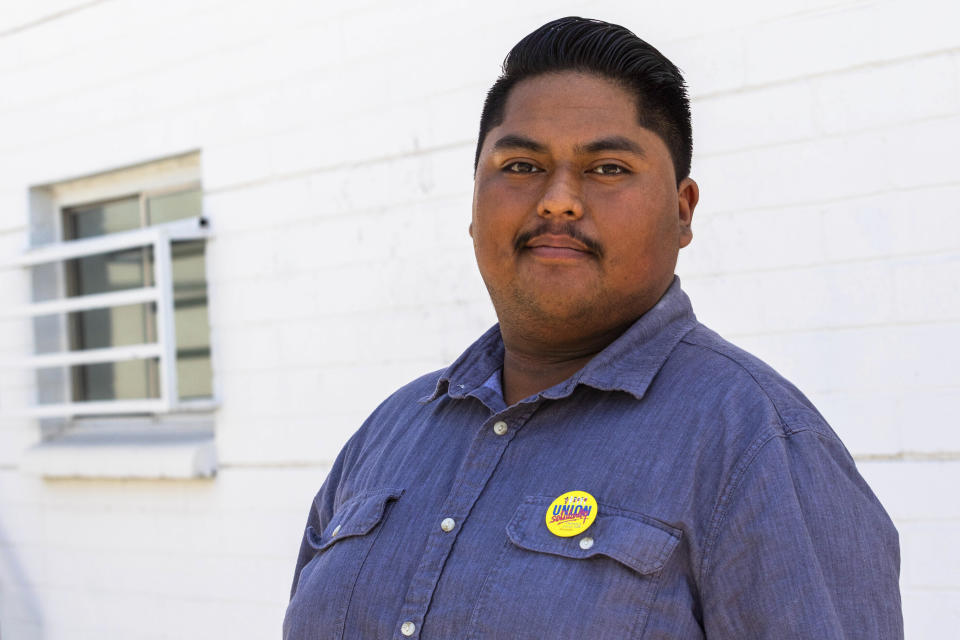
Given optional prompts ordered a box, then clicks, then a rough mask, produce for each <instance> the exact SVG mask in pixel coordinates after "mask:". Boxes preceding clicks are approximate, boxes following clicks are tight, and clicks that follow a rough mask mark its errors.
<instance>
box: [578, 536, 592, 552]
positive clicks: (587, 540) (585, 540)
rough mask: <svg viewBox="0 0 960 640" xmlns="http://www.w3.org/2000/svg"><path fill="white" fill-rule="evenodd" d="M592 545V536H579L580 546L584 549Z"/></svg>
mask: <svg viewBox="0 0 960 640" xmlns="http://www.w3.org/2000/svg"><path fill="white" fill-rule="evenodd" d="M592 546H593V538H591V537H590V536H584V537H582V538H580V548H581V549H583V550H584V551H586V550H587V549H589V548H590V547H592Z"/></svg>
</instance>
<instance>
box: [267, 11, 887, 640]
mask: <svg viewBox="0 0 960 640" xmlns="http://www.w3.org/2000/svg"><path fill="white" fill-rule="evenodd" d="M691 148H692V145H691V132H690V114H689V106H688V102H687V97H686V90H685V87H684V83H683V79H682V77H681V75H680V73H679V71H678V70H677V69H676V67H675V66H674V65H673V64H672V63H671V62H670V61H668V60H667V59H666V58H664V57H663V56H662V55H661V54H660V53H659V52H658V51H656V50H655V49H654V48H653V47H651V46H649V45H648V44H646V43H644V42H643V41H641V40H639V39H638V38H637V37H636V36H634V35H633V34H632V33H630V32H629V31H627V30H626V29H624V28H623V27H619V26H616V25H610V24H607V23H603V22H598V21H592V20H584V19H581V18H565V19H562V20H557V21H555V22H552V23H549V24H547V25H545V26H543V27H541V28H540V29H538V30H537V31H535V32H534V33H532V34H530V35H529V36H527V37H526V38H524V39H523V40H522V41H521V42H520V43H519V44H517V46H516V47H514V49H513V50H512V51H511V52H510V54H509V56H508V57H507V59H506V61H505V63H504V72H503V75H502V76H501V78H500V79H499V80H498V81H497V83H496V84H495V85H494V86H493V88H492V89H491V91H490V93H489V95H488V97H487V101H486V103H485V106H484V110H483V115H482V117H481V125H480V137H479V141H478V146H477V156H476V175H475V191H474V202H473V220H472V223H471V225H470V234H471V236H472V237H473V241H474V247H475V251H476V257H477V264H478V266H479V269H480V273H481V275H482V276H483V279H484V282H485V283H486V285H487V288H488V290H489V292H490V297H491V299H492V301H493V304H494V307H495V308H496V312H497V317H498V319H499V324H498V325H497V326H495V327H493V328H492V329H490V330H489V331H488V332H487V333H486V334H485V335H483V336H482V337H481V338H480V339H479V340H477V342H475V343H474V344H473V345H472V346H471V347H470V348H469V349H467V351H466V352H465V353H464V354H463V355H462V356H460V358H459V359H458V360H457V361H456V362H454V363H453V364H452V365H451V366H450V367H449V368H447V369H446V370H444V371H440V372H436V373H432V374H429V375H426V376H424V377H423V378H420V379H419V380H416V381H414V382H412V383H410V384H409V385H407V386H405V387H403V388H402V389H400V390H399V391H397V392H396V393H395V394H394V395H393V396H391V397H390V398H389V399H387V400H386V401H385V402H384V403H383V404H382V405H381V406H380V407H379V408H378V409H377V410H376V411H375V412H374V413H373V415H371V416H370V418H369V419H368V420H367V421H366V423H365V424H364V425H363V426H362V427H361V429H360V430H359V431H358V432H357V434H356V435H355V436H354V437H353V438H352V439H351V440H350V442H349V443H348V444H347V446H346V447H345V448H344V450H343V451H342V452H341V454H340V456H339V457H338V458H337V461H336V463H335V464H334V466H333V468H332V470H331V472H330V475H329V477H328V478H327V480H326V482H325V483H324V485H323V487H322V488H321V489H320V492H319V493H318V494H317V497H316V499H315V501H314V504H313V507H312V509H311V511H310V514H309V518H308V521H307V528H306V532H305V534H304V538H303V543H302V545H301V550H300V556H299V559H298V561H297V567H296V573H295V576H294V584H293V591H292V594H291V601H290V605H289V607H288V610H287V615H286V619H285V622H284V637H285V638H287V639H288V640H300V639H303V638H397V639H402V638H615V639H621V638H645V639H653V638H657V639H667V638H670V639H687V638H690V639H694V638H710V639H717V638H726V639H734V638H736V639H742V638H771V639H773V638H776V639H784V638H817V639H818V640H822V639H826V638H863V639H867V638H870V639H871V640H876V639H880V638H883V639H885V638H899V637H901V636H902V621H901V615H900V600H899V591H898V586H897V582H898V572H899V557H898V546H897V534H896V531H895V529H894V528H893V525H892V523H891V522H890V520H889V518H888V517H887V515H886V514H885V513H884V511H883V509H882V507H881V506H880V504H879V503H878V502H877V500H876V498H875V497H874V496H873V494H872V493H871V492H870V489H869V488H868V487H867V485H866V484H865V483H864V481H863V479H862V478H861V477H860V476H859V475H858V473H857V471H856V468H855V466H854V463H853V461H852V459H851V458H850V456H849V454H848V453H847V451H846V450H845V449H844V447H843V445H842V444H841V443H840V441H839V440H838V439H837V436H836V435H835V434H834V433H833V431H832V430H831V429H830V427H829V426H827V424H826V423H825V422H824V420H823V418H822V417H821V416H820V415H819V414H818V413H817V411H816V410H815V409H814V407H813V406H812V405H811V404H810V402H809V401H808V400H807V399H806V398H805V397H804V396H803V395H802V394H801V393H800V392H799V391H797V390H796V389H795V388H794V387H793V386H791V385H790V384H789V383H788V382H787V381H785V380H784V379H783V378H781V377H780V376H778V375H777V374H776V373H775V372H774V371H773V370H772V369H770V368H769V367H768V366H766V365H764V364H763V363H761V362H759V361H758V360H756V359H755V358H753V357H752V356H750V355H748V354H746V353H744V352H743V351H740V350H738V349H737V348H735V347H733V346H732V345H730V344H729V343H727V342H725V341H723V340H722V339H721V338H720V337H719V336H717V335H716V334H714V333H712V332H711V331H710V330H708V329H707V328H705V327H704V326H703V325H701V324H699V323H698V322H697V321H696V319H695V317H694V315H693V312H692V310H691V307H690V303H689V300H688V299H687V297H686V295H685V294H684V293H683V291H682V290H681V289H680V284H679V281H678V280H677V279H676V277H675V276H674V275H673V271H674V268H675V265H676V260H677V253H678V251H679V249H680V248H682V247H684V246H686V245H687V244H688V243H689V242H690V240H691V228H690V225H691V219H692V216H693V211H694V208H695V207H696V204H697V200H698V197H699V193H698V189H697V185H696V183H695V182H694V181H693V180H691V179H690V178H689V176H688V173H689V170H690V155H691Z"/></svg>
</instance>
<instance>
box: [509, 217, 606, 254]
mask: <svg viewBox="0 0 960 640" xmlns="http://www.w3.org/2000/svg"><path fill="white" fill-rule="evenodd" d="M546 234H550V235H558V236H570V237H571V238H573V239H574V240H578V241H580V242H582V243H583V245H584V246H585V247H586V248H587V249H589V250H590V252H591V253H594V254H596V255H597V256H599V257H602V256H603V245H601V244H600V243H599V242H597V241H596V240H594V239H593V238H591V237H589V236H586V235H584V233H583V232H582V231H580V229H579V227H577V224H576V223H575V222H573V221H568V222H562V223H556V222H553V223H551V222H549V221H547V220H543V221H541V222H540V224H538V225H537V226H536V227H534V228H533V229H529V230H527V231H523V232H521V233H520V234H519V235H517V237H516V239H515V240H514V241H513V249H514V251H520V250H521V249H523V248H524V247H525V246H526V245H527V243H528V242H530V241H531V240H533V239H534V238H536V237H537V236H542V235H546Z"/></svg>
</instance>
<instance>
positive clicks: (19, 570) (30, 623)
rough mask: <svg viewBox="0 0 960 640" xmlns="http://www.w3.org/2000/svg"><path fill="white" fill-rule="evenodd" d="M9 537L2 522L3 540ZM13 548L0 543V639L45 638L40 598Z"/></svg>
mask: <svg viewBox="0 0 960 640" xmlns="http://www.w3.org/2000/svg"><path fill="white" fill-rule="evenodd" d="M8 539H9V538H7V536H6V535H5V531H4V527H3V523H2V522H0V541H2V540H8ZM14 550H15V548H14V547H13V546H11V545H8V544H0V640H14V639H16V640H42V638H43V613H42V611H41V607H40V601H39V600H38V599H37V596H36V594H35V593H34V592H33V591H32V589H31V588H30V587H29V582H28V581H27V574H26V572H25V571H24V569H23V566H22V565H21V564H20V561H19V560H18V559H17V557H16V555H15V554H14Z"/></svg>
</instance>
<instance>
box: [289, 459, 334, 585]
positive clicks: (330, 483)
mask: <svg viewBox="0 0 960 640" xmlns="http://www.w3.org/2000/svg"><path fill="white" fill-rule="evenodd" d="M345 451H346V449H344V451H341V452H340V455H339V456H337V459H336V461H335V462H334V463H333V467H332V468H331V469H330V473H329V474H327V478H326V480H324V481H323V485H321V487H320V491H319V492H317V495H316V497H315V498H314V499H313V502H312V503H311V505H310V512H309V514H308V515H307V524H306V525H304V528H303V537H302V538H301V539H300V553H299V554H298V555H297V566H296V568H295V569H294V571H293V585H292V586H291V587H290V598H291V599H293V595H294V594H295V593H296V592H297V584H298V583H299V582H300V572H301V571H302V570H303V567H304V566H305V565H306V564H307V563H308V562H310V560H312V559H313V555H314V553H315V551H314V549H313V547H311V546H310V544H309V543H308V542H307V531H308V530H309V529H310V527H313V530H314V531H316V532H317V533H320V532H321V531H323V530H324V529H325V528H326V526H327V523H328V522H330V519H331V518H332V517H333V505H334V500H335V498H336V494H337V488H338V487H339V484H340V476H341V474H342V472H343V465H344V457H345Z"/></svg>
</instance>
